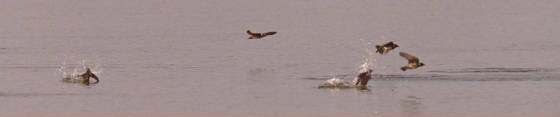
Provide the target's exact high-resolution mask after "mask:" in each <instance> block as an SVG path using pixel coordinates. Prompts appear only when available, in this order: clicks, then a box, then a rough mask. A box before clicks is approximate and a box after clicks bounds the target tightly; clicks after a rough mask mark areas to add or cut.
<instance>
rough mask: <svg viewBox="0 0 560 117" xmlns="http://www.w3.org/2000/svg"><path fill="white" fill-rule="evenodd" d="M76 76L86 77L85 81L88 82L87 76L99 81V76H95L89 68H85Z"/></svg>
mask: <svg viewBox="0 0 560 117" xmlns="http://www.w3.org/2000/svg"><path fill="white" fill-rule="evenodd" d="M78 77H82V78H84V79H86V82H89V78H93V79H95V82H96V83H98V82H99V78H97V76H96V75H95V74H93V73H92V72H91V70H90V69H89V68H86V72H85V73H83V74H80V75H78Z"/></svg>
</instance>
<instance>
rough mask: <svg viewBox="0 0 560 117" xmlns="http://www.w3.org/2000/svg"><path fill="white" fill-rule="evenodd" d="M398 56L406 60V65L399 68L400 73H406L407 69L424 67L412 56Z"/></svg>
mask: <svg viewBox="0 0 560 117" xmlns="http://www.w3.org/2000/svg"><path fill="white" fill-rule="evenodd" d="M399 55H401V56H402V57H404V58H405V59H407V60H408V64H407V65H405V66H403V67H401V70H402V71H406V70H408V69H416V68H418V67H422V66H424V63H421V62H420V59H418V57H416V56H412V55H410V54H408V53H405V52H399Z"/></svg>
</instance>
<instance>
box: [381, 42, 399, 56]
mask: <svg viewBox="0 0 560 117" xmlns="http://www.w3.org/2000/svg"><path fill="white" fill-rule="evenodd" d="M397 47H399V45H397V44H395V43H393V41H390V42H388V43H386V44H383V45H375V48H377V51H376V52H378V53H379V54H385V53H388V52H389V51H390V50H393V49H395V48H397Z"/></svg>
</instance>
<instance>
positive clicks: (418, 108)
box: [400, 96, 422, 115]
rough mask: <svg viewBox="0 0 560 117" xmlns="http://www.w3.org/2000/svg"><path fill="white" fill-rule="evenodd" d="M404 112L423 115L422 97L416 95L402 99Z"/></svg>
mask: <svg viewBox="0 0 560 117" xmlns="http://www.w3.org/2000/svg"><path fill="white" fill-rule="evenodd" d="M400 104H401V109H402V113H403V114H411V115H421V114H422V98H419V97H416V96H407V97H406V98H404V99H401V101H400Z"/></svg>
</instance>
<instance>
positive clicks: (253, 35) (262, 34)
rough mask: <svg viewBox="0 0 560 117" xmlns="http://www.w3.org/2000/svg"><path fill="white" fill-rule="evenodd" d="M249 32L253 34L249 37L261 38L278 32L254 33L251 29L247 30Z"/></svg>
mask: <svg viewBox="0 0 560 117" xmlns="http://www.w3.org/2000/svg"><path fill="white" fill-rule="evenodd" d="M247 34H249V35H250V36H251V37H249V39H260V38H263V37H266V36H268V35H274V34H276V32H267V33H253V32H251V31H250V30H247Z"/></svg>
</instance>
